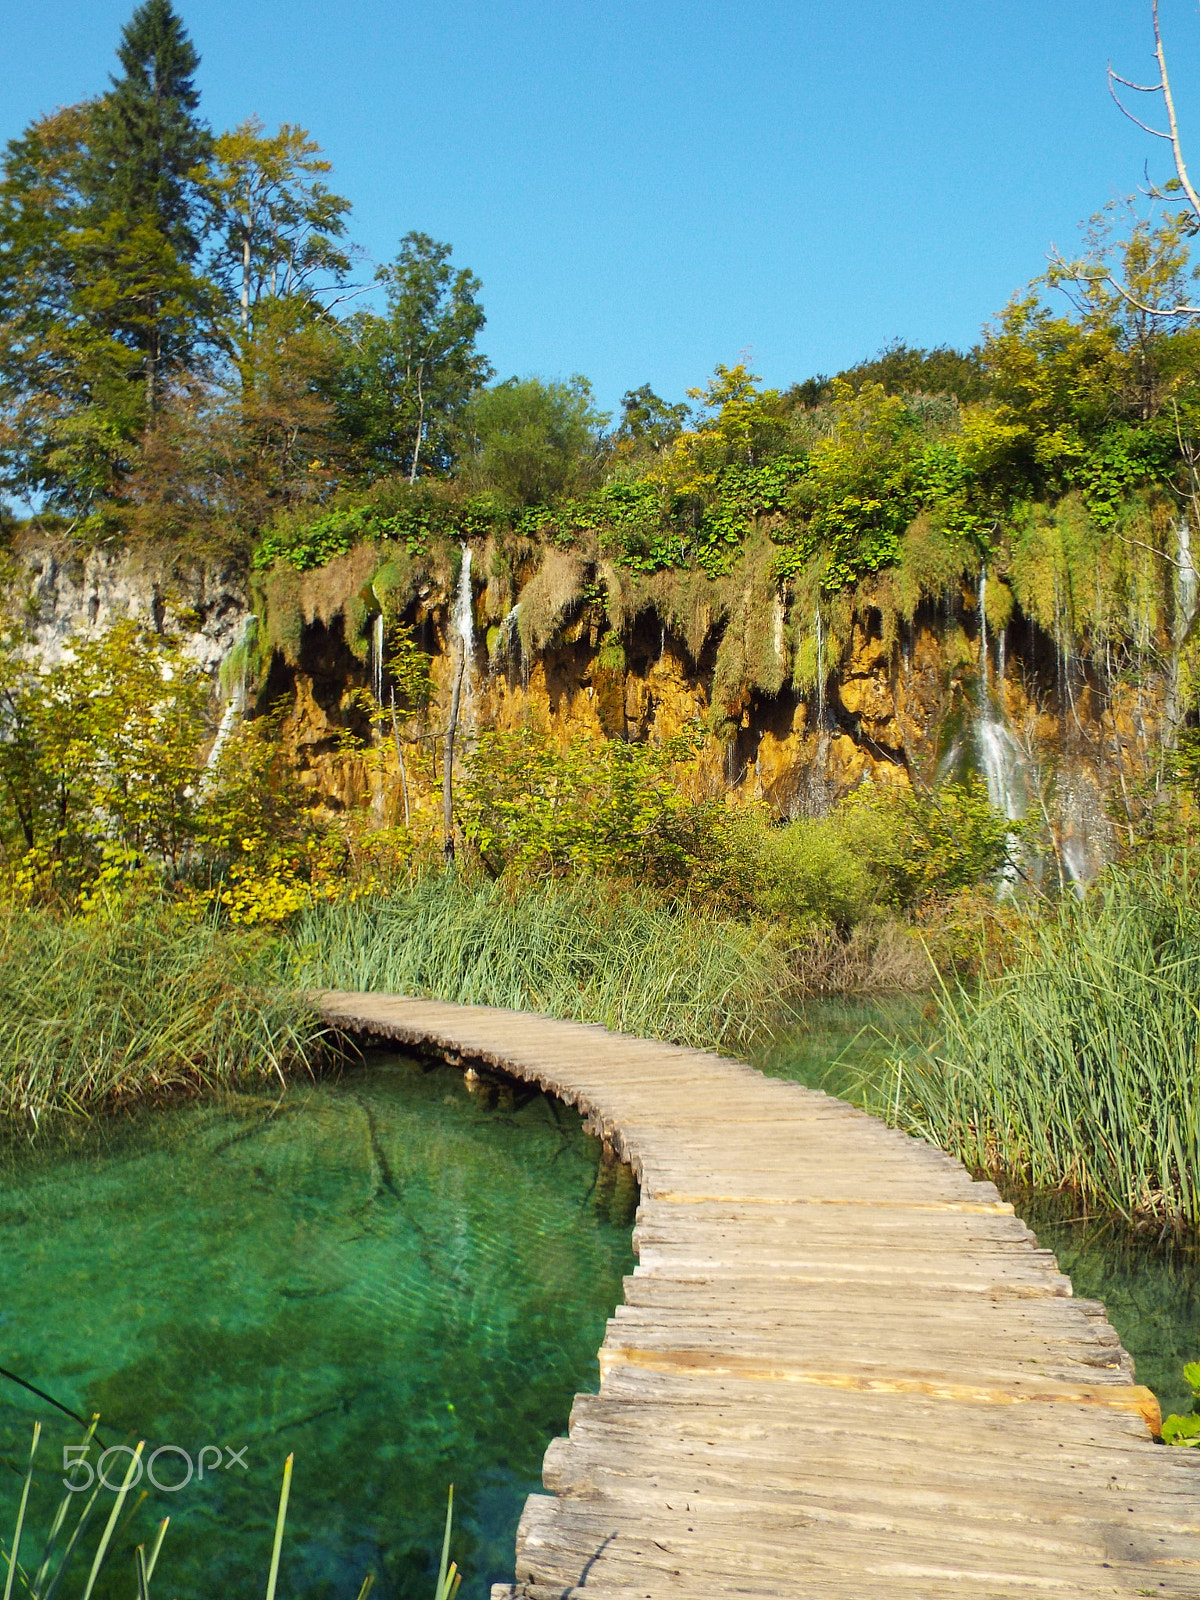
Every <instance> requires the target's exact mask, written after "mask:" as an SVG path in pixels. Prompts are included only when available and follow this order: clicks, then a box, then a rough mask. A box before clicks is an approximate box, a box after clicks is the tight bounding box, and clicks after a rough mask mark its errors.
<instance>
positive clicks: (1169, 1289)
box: [754, 995, 1200, 1415]
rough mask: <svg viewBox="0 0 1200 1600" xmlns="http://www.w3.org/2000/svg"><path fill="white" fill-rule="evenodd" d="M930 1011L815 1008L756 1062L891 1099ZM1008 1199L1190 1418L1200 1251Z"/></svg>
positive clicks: (857, 1094)
mask: <svg viewBox="0 0 1200 1600" xmlns="http://www.w3.org/2000/svg"><path fill="white" fill-rule="evenodd" d="M927 1004H928V1001H927V999H926V997H923V996H906V995H899V996H893V997H887V998H883V999H878V1000H877V999H870V1000H858V999H831V1000H817V1001H811V1002H809V1003H808V1004H807V1005H806V1006H805V1007H804V1010H803V1013H802V1016H801V1019H800V1021H799V1023H798V1024H797V1026H796V1027H794V1028H792V1029H790V1030H789V1031H788V1032H787V1033H785V1034H783V1035H782V1036H781V1037H780V1038H778V1039H776V1040H775V1041H773V1042H772V1043H771V1044H769V1045H767V1046H765V1047H764V1048H763V1049H762V1050H761V1051H760V1053H759V1054H758V1055H757V1056H756V1057H755V1062H754V1064H755V1065H756V1066H758V1067H761V1069H762V1070H763V1071H764V1072H768V1073H771V1074H773V1075H774V1076H776V1077H784V1078H793V1079H795V1080H796V1081H797V1082H800V1083H804V1084H807V1085H808V1087H809V1088H814V1089H822V1088H823V1089H825V1090H826V1091H827V1092H828V1093H830V1094H836V1095H839V1096H841V1097H842V1098H844V1099H847V1100H852V1101H859V1100H861V1099H862V1097H863V1089H864V1086H882V1088H883V1090H884V1092H885V1093H889V1092H890V1087H891V1084H892V1083H893V1081H894V1080H893V1076H892V1073H891V1071H890V1069H889V1061H890V1060H891V1059H893V1058H894V1057H895V1056H896V1054H897V1052H898V1051H900V1052H903V1051H905V1050H909V1049H911V1048H912V1045H913V1038H914V1035H915V1034H917V1033H918V1032H919V1031H920V1028H921V1026H922V1022H923V1020H924V1015H925V1009H926V1006H927ZM877 1092H878V1090H877ZM1007 1198H1008V1199H1010V1200H1011V1201H1012V1202H1013V1204H1014V1205H1015V1206H1016V1209H1017V1212H1018V1213H1019V1215H1021V1216H1022V1217H1024V1218H1025V1220H1026V1221H1027V1222H1028V1223H1029V1226H1030V1227H1031V1228H1032V1229H1033V1230H1034V1232H1035V1233H1036V1234H1037V1236H1038V1241H1039V1243H1040V1244H1043V1245H1045V1246H1046V1248H1047V1249H1050V1250H1053V1251H1054V1252H1055V1253H1056V1255H1057V1256H1058V1260H1059V1265H1060V1266H1061V1267H1062V1270H1063V1271H1064V1272H1065V1273H1067V1274H1068V1276H1069V1277H1070V1278H1071V1280H1072V1283H1073V1284H1074V1288H1075V1293H1076V1294H1077V1295H1081V1296H1084V1297H1086V1298H1088V1299H1094V1300H1103V1301H1104V1303H1105V1306H1106V1307H1107V1309H1108V1316H1109V1321H1110V1322H1111V1323H1112V1325H1113V1327H1114V1328H1115V1329H1116V1330H1117V1332H1118V1333H1119V1334H1120V1336H1121V1342H1122V1343H1123V1344H1124V1346H1125V1348H1126V1349H1127V1350H1128V1351H1129V1353H1130V1355H1132V1356H1133V1359H1134V1363H1135V1365H1136V1368H1137V1378H1138V1382H1139V1383H1144V1384H1147V1385H1149V1387H1150V1388H1151V1389H1153V1390H1154V1392H1155V1394H1156V1395H1157V1396H1158V1398H1159V1402H1160V1404H1161V1406H1162V1409H1163V1414H1164V1415H1167V1414H1168V1413H1170V1412H1172V1411H1178V1412H1180V1413H1186V1412H1190V1411H1191V1409H1192V1399H1191V1392H1190V1391H1189V1389H1188V1387H1187V1385H1186V1384H1185V1383H1184V1381H1183V1377H1182V1368H1183V1364H1184V1362H1185V1361H1196V1360H1200V1247H1198V1246H1197V1245H1194V1244H1191V1245H1189V1244H1183V1243H1180V1242H1178V1241H1172V1242H1164V1241H1154V1240H1148V1239H1145V1238H1143V1237H1139V1236H1135V1235H1134V1234H1132V1233H1131V1232H1130V1230H1129V1229H1128V1228H1126V1227H1125V1226H1124V1225H1123V1224H1121V1223H1120V1222H1119V1221H1115V1222H1114V1221H1113V1220H1111V1219H1105V1218H1101V1217H1083V1218H1080V1217H1079V1215H1078V1212H1079V1207H1078V1205H1076V1204H1075V1203H1074V1201H1072V1200H1070V1199H1069V1198H1066V1197H1063V1196H1061V1195H1037V1194H1029V1193H1028V1192H1021V1191H1012V1192H1008V1194H1007Z"/></svg>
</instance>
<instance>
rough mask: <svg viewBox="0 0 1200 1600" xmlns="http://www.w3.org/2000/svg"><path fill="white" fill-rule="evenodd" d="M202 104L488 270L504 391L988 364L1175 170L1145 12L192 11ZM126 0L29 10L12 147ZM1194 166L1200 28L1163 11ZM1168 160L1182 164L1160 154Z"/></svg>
mask: <svg viewBox="0 0 1200 1600" xmlns="http://www.w3.org/2000/svg"><path fill="white" fill-rule="evenodd" d="M176 3H177V4H178V5H179V8H180V10H181V11H182V14H183V16H184V19H185V21H186V23H187V25H188V27H189V29H190V31H191V34H192V37H193V39H194V40H195V43H196V45H197V47H198V49H199V50H200V52H201V55H202V57H203V64H202V67H201V72H200V82H201V87H202V90H203V94H204V106H203V109H204V114H205V115H206V116H207V118H208V119H209V121H210V122H211V123H212V125H213V126H214V127H215V128H217V129H220V128H223V127H227V126H230V125H232V124H233V123H235V122H237V121H240V120H241V119H242V118H243V117H245V116H247V115H249V114H250V113H252V112H253V113H257V114H258V115H259V116H261V117H262V118H263V119H264V120H265V121H267V122H268V123H270V124H272V125H274V124H275V123H277V122H279V121H282V120H287V121H293V122H300V123H301V124H303V125H304V126H306V127H307V128H309V129H310V130H311V131H312V133H313V134H314V135H315V137H317V138H318V139H319V140H320V141H321V143H322V145H323V146H324V148H325V150H326V152H327V154H328V155H329V156H330V157H331V159H332V160H333V162H334V164H335V169H336V176H335V180H334V181H335V187H337V188H338V189H339V190H340V192H342V193H343V194H345V195H347V196H348V197H349V198H350V199H351V200H352V201H353V203H354V213H353V234H354V237H355V239H356V240H357V241H358V242H360V243H361V244H362V245H363V246H364V247H365V248H366V250H367V252H368V253H369V256H370V257H372V258H373V259H375V260H377V261H380V260H384V259H387V258H388V257H389V256H390V255H392V254H394V252H395V249H396V245H397V242H398V240H399V238H400V235H401V234H403V233H404V232H406V231H407V230H408V229H410V228H420V229H422V230H424V231H425V232H427V233H431V234H433V235H434V236H435V237H436V238H440V239H445V240H448V241H450V242H451V243H452V244H453V246H454V251H455V260H456V261H457V262H459V263H462V264H464V265H468V266H470V267H472V268H473V269H474V270H475V271H476V272H477V273H478V274H479V275H480V277H481V278H482V279H483V285H484V288H483V302H484V305H485V307H486V310H487V315H488V325H487V328H486V330H485V333H484V341H483V342H484V346H485V348H486V350H487V352H488V354H489V355H490V357H491V359H492V361H493V362H494V363H495V365H496V367H497V369H498V371H499V373H500V375H501V376H507V375H508V374H510V373H513V372H518V373H522V374H524V373H529V372H538V373H541V374H543V375H545V376H548V377H558V376H566V375H567V374H569V373H571V372H575V371H578V372H583V373H585V374H587V376H588V377H590V378H591V379H592V380H593V382H594V383H595V385H596V389H597V393H598V396H599V398H600V400H601V402H602V403H603V404H604V405H605V406H607V407H613V406H615V405H616V404H617V402H618V400H619V397H620V395H621V393H622V392H623V391H624V390H625V389H626V388H629V387H631V386H634V385H636V384H639V383H644V382H649V383H651V384H653V385H654V387H655V388H656V389H657V390H659V392H660V393H662V394H664V395H665V396H667V397H668V398H671V399H676V398H679V397H680V396H681V395H682V393H683V391H684V389H685V388H687V387H688V386H689V385H695V384H698V383H699V382H701V381H702V380H703V378H704V377H705V375H706V374H707V373H709V372H710V371H711V370H712V368H713V366H714V364H715V363H716V362H718V361H726V362H732V361H735V360H736V359H738V357H739V355H741V354H742V353H743V352H746V353H748V355H749V358H750V360H751V361H752V363H753V366H754V369H755V370H756V371H757V372H759V373H761V374H762V375H763V376H764V377H765V378H766V379H767V380H768V381H769V382H771V383H775V384H780V385H783V384H786V383H788V382H790V381H791V380H793V379H796V378H803V377H806V376H808V375H809V374H811V373H813V372H817V371H823V372H830V371H835V370H836V369H837V368H838V367H841V366H845V365H847V364H849V363H850V362H852V361H854V360H856V359H857V358H859V357H861V356H864V355H868V354H871V353H873V352H874V351H875V350H876V349H877V348H878V347H879V346H880V345H881V344H883V343H884V342H885V341H886V340H888V339H890V338H892V337H893V336H897V335H898V336H900V337H902V338H904V339H906V340H908V341H909V342H912V343H917V344H937V343H942V342H947V343H951V344H959V345H963V344H969V343H971V342H973V341H974V339H975V338H976V337H977V335H978V332H979V329H980V327H981V325H982V323H983V322H984V321H985V320H986V319H987V318H988V317H989V316H990V315H991V314H992V313H994V312H995V311H996V310H997V309H999V307H1000V306H1001V305H1003V303H1004V301H1005V300H1006V299H1007V298H1008V297H1009V295H1010V294H1011V293H1012V292H1013V291H1014V290H1016V289H1018V288H1020V287H1021V286H1022V285H1023V284H1025V283H1026V282H1027V281H1028V280H1029V279H1030V278H1031V277H1033V276H1034V275H1035V274H1037V273H1038V272H1039V271H1041V270H1042V268H1043V266H1044V260H1045V252H1046V250H1047V248H1048V246H1049V245H1050V244H1051V242H1052V241H1053V242H1056V243H1058V244H1059V245H1061V246H1062V247H1064V248H1070V247H1071V245H1072V244H1073V242H1074V240H1075V237H1076V234H1075V228H1076V225H1077V224H1078V223H1079V222H1080V221H1081V220H1082V219H1084V218H1086V217H1087V216H1088V215H1089V214H1090V213H1092V212H1093V211H1096V210H1097V209H1099V207H1101V206H1102V205H1103V204H1104V203H1105V202H1106V201H1107V200H1109V199H1111V198H1113V197H1114V196H1118V195H1122V194H1125V193H1128V192H1131V191H1132V190H1133V189H1134V188H1135V187H1136V186H1137V184H1138V183H1139V182H1140V181H1141V177H1142V169H1143V164H1144V162H1145V160H1146V159H1147V157H1150V158H1152V159H1153V160H1155V161H1156V162H1157V163H1158V167H1159V170H1160V171H1165V170H1166V169H1165V167H1163V164H1162V163H1163V158H1162V154H1161V151H1160V150H1159V149H1158V148H1157V147H1155V146H1154V144H1153V141H1151V140H1150V139H1148V138H1147V137H1146V136H1145V135H1143V134H1140V133H1139V132H1138V131H1137V130H1136V129H1135V128H1133V127H1132V126H1131V125H1130V124H1128V123H1127V122H1124V121H1123V119H1122V118H1121V117H1120V116H1119V114H1118V112H1117V111H1116V108H1115V107H1114V106H1113V105H1112V103H1111V101H1110V100H1109V99H1108V96H1107V92H1106V86H1105V78H1104V69H1105V63H1106V61H1107V60H1108V59H1109V57H1112V58H1113V61H1114V64H1115V65H1116V66H1117V67H1118V70H1123V71H1124V72H1125V73H1126V74H1127V75H1128V76H1133V77H1138V76H1143V77H1149V75H1150V73H1151V72H1152V70H1153V63H1152V61H1151V58H1150V44H1151V38H1150V27H1149V0H899V3H897V0H820V3H817V0H741V3H739V4H734V3H732V0H693V3H690V4H684V3H682V0H625V3H621V4H616V3H612V0H607V3H603V0H592V3H588V0H523V3H500V0H491V3H486V0H436V3H435V0H355V3H354V4H353V5H350V4H345V3H334V0H236V3H235V0H176ZM132 8H133V0H28V3H24V4H22V3H19V0H9V3H8V5H7V6H6V7H5V13H6V15H5V21H4V34H5V39H4V72H3V75H2V78H0V136H2V137H5V138H8V137H11V136H12V135H14V134H16V133H17V132H19V130H20V129H21V128H22V127H23V126H24V124H25V123H26V122H27V121H28V120H29V119H30V118H31V117H32V116H34V115H36V114H37V113H38V112H40V111H45V110H49V109H51V108H52V107H53V106H55V105H59V104H64V103H68V102H70V101H72V100H76V99H79V98H82V97H83V96H85V95H87V94H89V93H95V92H96V91H97V90H99V89H101V88H103V87H104V86H105V84H106V81H107V79H106V74H107V73H108V71H109V70H110V68H111V67H112V66H113V49H114V46H115V44H116V41H117V37H118V33H119V28H120V24H121V23H122V22H123V21H124V20H125V19H126V18H127V16H128V14H129V12H130V11H131V10H132ZM1163 16H1164V22H1165V26H1166V29H1167V36H1168V46H1169V48H1173V62H1172V66H1173V71H1174V76H1175V79H1176V91H1177V96H1178V98H1179V100H1180V105H1181V112H1182V114H1183V117H1184V121H1185V125H1186V127H1188V128H1190V129H1191V130H1192V132H1193V134H1194V138H1193V141H1192V143H1193V149H1194V160H1195V164H1196V166H1197V168H1200V15H1198V14H1197V9H1196V6H1195V5H1194V4H1189V3H1185V0H1163ZM1164 148H1165V147H1164Z"/></svg>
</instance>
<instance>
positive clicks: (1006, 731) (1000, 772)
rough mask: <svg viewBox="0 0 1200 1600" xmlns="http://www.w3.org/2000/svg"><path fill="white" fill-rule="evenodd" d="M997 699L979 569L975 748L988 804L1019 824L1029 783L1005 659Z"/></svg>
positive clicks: (983, 571)
mask: <svg viewBox="0 0 1200 1600" xmlns="http://www.w3.org/2000/svg"><path fill="white" fill-rule="evenodd" d="M998 665H999V677H998V680H997V697H996V698H995V699H993V696H992V687H991V662H990V659H989V656H988V636H987V568H986V567H980V569H979V712H978V717H977V720H976V723H975V747H976V751H977V753H978V757H979V765H980V767H981V769H982V771H983V780H984V782H985V783H986V784H987V794H988V803H989V805H991V806H992V807H993V808H994V809H995V810H997V811H1002V812H1003V813H1004V815H1005V816H1006V817H1008V818H1009V819H1010V821H1013V822H1017V821H1019V820H1020V818H1022V817H1023V816H1024V815H1025V808H1026V806H1027V804H1028V794H1027V790H1026V783H1025V763H1024V760H1023V758H1022V755H1021V749H1020V746H1019V745H1018V744H1017V741H1016V739H1014V737H1013V735H1012V730H1011V729H1010V728H1009V726H1008V724H1007V723H1006V722H1005V720H1004V656H1003V653H1001V655H1000V659H999V663H998ZM1017 845H1018V841H1017V839H1016V838H1015V837H1014V836H1013V835H1012V834H1010V835H1009V853H1010V856H1012V857H1015V855H1016V851H1017ZM1016 876H1017V870H1016V866H1015V865H1014V862H1013V861H1012V860H1010V861H1009V862H1008V863H1007V865H1006V866H1005V868H1004V872H1003V874H1002V878H1003V881H1004V882H1005V883H1012V882H1013V881H1014V880H1015V878H1016Z"/></svg>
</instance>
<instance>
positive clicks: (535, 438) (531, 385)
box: [467, 373, 609, 506]
mask: <svg viewBox="0 0 1200 1600" xmlns="http://www.w3.org/2000/svg"><path fill="white" fill-rule="evenodd" d="M608 420H609V419H608V417H607V415H605V414H604V413H603V412H600V411H597V410H596V408H595V406H594V405H593V403H592V386H591V384H590V383H589V382H588V380H587V379H586V378H584V377H581V376H580V375H579V374H578V373H576V374H575V376H574V377H572V378H571V379H569V381H568V382H566V383H547V382H544V381H543V380H542V379H541V378H509V379H507V380H506V381H505V382H504V383H498V384H495V385H494V386H493V387H492V388H490V389H485V390H483V392H482V393H481V394H479V395H477V396H476V397H475V399H474V401H473V402H472V404H471V407H470V410H469V414H468V417H467V426H468V428H469V430H470V435H471V438H472V442H473V445H474V451H473V455H472V458H471V461H470V463H469V465H468V468H467V471H468V476H470V477H472V478H473V479H474V480H475V481H476V482H478V483H479V484H481V485H482V486H483V487H486V488H489V489H494V490H495V491H497V492H498V493H499V494H500V495H502V496H503V497H504V498H505V499H507V500H509V501H511V502H512V503H514V504H516V505H530V506H532V505H539V504H543V503H546V502H548V501H551V500H553V499H554V498H555V497H556V496H558V495H561V494H564V493H570V492H575V491H577V490H581V489H584V488H587V487H589V486H590V485H591V483H592V482H593V480H594V479H595V477H596V475H597V470H598V468H599V466H600V464H601V462H602V461H603V451H604V428H605V427H606V426H607V423H608Z"/></svg>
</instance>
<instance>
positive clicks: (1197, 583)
mask: <svg viewBox="0 0 1200 1600" xmlns="http://www.w3.org/2000/svg"><path fill="white" fill-rule="evenodd" d="M1175 560H1176V567H1175V573H1176V576H1175V594H1176V608H1175V609H1176V621H1175V632H1176V637H1177V639H1178V642H1179V643H1180V644H1182V643H1183V641H1184V639H1185V637H1186V636H1187V631H1188V629H1189V628H1190V627H1191V625H1192V619H1193V618H1194V617H1195V615H1196V597H1197V592H1198V590H1200V573H1197V571H1196V563H1195V559H1194V557H1193V555H1192V528H1191V524H1190V523H1189V521H1188V519H1187V515H1186V514H1185V515H1183V516H1181V517H1180V519H1179V523H1178V525H1177V527H1176V529H1175Z"/></svg>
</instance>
